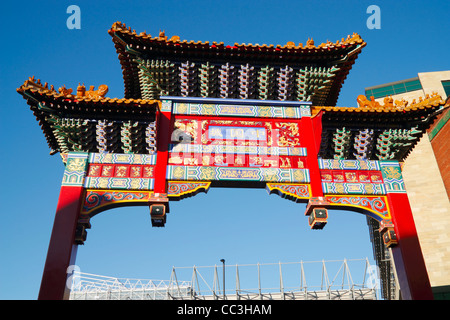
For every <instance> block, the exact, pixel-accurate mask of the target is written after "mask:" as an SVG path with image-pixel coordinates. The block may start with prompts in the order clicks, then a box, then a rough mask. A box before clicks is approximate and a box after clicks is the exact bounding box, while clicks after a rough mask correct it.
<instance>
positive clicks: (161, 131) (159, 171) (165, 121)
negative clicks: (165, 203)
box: [154, 101, 172, 193]
mask: <svg viewBox="0 0 450 320" xmlns="http://www.w3.org/2000/svg"><path fill="white" fill-rule="evenodd" d="M170 108H171V107H169V108H168V107H167V106H166V103H165V102H164V101H163V107H162V109H163V111H160V112H158V121H157V122H158V123H157V126H158V127H157V133H156V139H157V142H156V146H157V156H156V165H155V186H154V192H155V193H165V192H166V173H167V162H168V158H169V151H168V147H169V143H170V134H171V130H170V129H171V126H172V124H171V121H172V119H171V116H172V112H171V111H170ZM166 109H167V110H166Z"/></svg>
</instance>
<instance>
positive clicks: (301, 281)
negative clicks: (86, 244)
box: [70, 258, 378, 300]
mask: <svg viewBox="0 0 450 320" xmlns="http://www.w3.org/2000/svg"><path fill="white" fill-rule="evenodd" d="M350 269H352V272H351V270H350ZM219 270H221V271H219ZM373 270H376V269H374V268H373V267H372V266H371V265H370V263H369V260H368V259H367V258H366V259H350V260H347V259H344V260H329V261H324V260H322V261H310V262H304V261H300V262H288V263H281V262H279V263H257V264H243V265H237V264H236V265H221V266H217V265H214V266H200V267H199V266H193V267H173V268H172V272H171V276H170V280H142V279H119V278H114V277H105V276H98V275H93V274H88V273H81V272H77V273H75V274H74V277H73V280H74V281H73V286H72V290H71V296H70V298H71V299H73V300H80V299H82V300H85V299H89V300H90V299H100V300H118V299H119V300H124V299H133V300H173V299H185V300H193V299H195V300H197V299H198V300H222V299H228V300H266V299H272V300H299V299H301V300H322V299H325V300H360V299H370V300H374V299H376V298H377V293H376V290H377V287H378V283H377V281H374V280H377V279H378V278H377V277H378V275H376V274H375V275H374V274H373ZM224 271H225V276H226V278H225V283H224V281H223V280H224V274H223V272H224ZM219 274H220V275H221V277H219ZM330 275H332V277H330ZM188 278H190V279H191V280H190V281H179V280H178V279H188ZM355 279H357V281H355ZM307 280H308V281H307ZM224 284H225V287H226V290H223V286H224ZM221 286H222V289H221Z"/></svg>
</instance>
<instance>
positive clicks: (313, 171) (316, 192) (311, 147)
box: [300, 114, 323, 197]
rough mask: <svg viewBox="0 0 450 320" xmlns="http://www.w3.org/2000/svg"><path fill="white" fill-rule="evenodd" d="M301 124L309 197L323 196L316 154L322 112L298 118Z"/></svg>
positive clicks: (318, 145) (317, 151) (320, 131)
mask: <svg viewBox="0 0 450 320" xmlns="http://www.w3.org/2000/svg"><path fill="white" fill-rule="evenodd" d="M300 123H301V126H302V141H301V143H302V146H304V147H306V148H307V156H306V159H307V160H306V161H307V162H308V163H307V166H308V169H309V176H310V180H311V182H310V185H311V193H312V194H311V197H323V190H322V180H321V177H320V170H319V162H318V160H317V155H318V153H319V148H320V136H321V134H322V114H320V115H318V116H316V117H315V118H311V117H309V116H303V117H302V118H301V120H300Z"/></svg>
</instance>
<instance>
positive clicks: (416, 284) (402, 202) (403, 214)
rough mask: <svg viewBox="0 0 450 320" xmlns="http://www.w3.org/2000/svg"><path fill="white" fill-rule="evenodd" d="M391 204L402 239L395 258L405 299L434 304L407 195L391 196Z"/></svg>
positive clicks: (389, 197)
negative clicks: (430, 301)
mask: <svg viewBox="0 0 450 320" xmlns="http://www.w3.org/2000/svg"><path fill="white" fill-rule="evenodd" d="M388 201H389V208H390V210H391V216H392V221H393V222H394V229H395V233H396V235H397V239H398V245H397V246H395V247H394V248H392V254H393V258H394V263H395V268H396V271H397V276H398V281H399V284H400V290H401V293H402V299H404V300H433V292H432V291H431V286H430V280H429V278H428V272H427V268H426V266H425V260H424V258H423V255H422V250H421V248H420V243H419V238H418V236H417V231H416V226H415V223H414V218H413V215H412V212H411V207H410V204H409V200H408V196H407V195H406V193H390V194H388Z"/></svg>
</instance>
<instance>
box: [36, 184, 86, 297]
mask: <svg viewBox="0 0 450 320" xmlns="http://www.w3.org/2000/svg"><path fill="white" fill-rule="evenodd" d="M83 192H84V188H83V187H82V186H76V187H75V186H62V187H61V191H60V194H59V200H58V206H57V208H56V215H55V220H54V223H53V230H52V235H51V238H50V244H49V247H48V252H47V259H46V261H45V266H44V273H43V276H42V282H41V288H40V291H39V297H38V299H39V300H63V299H64V300H68V299H69V294H70V289H69V288H68V287H67V286H66V281H67V268H68V267H69V265H71V264H74V263H75V258H76V249H77V245H76V244H75V242H74V239H75V231H76V227H77V222H78V215H79V213H80V209H81V205H82V203H81V202H82V197H83Z"/></svg>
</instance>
